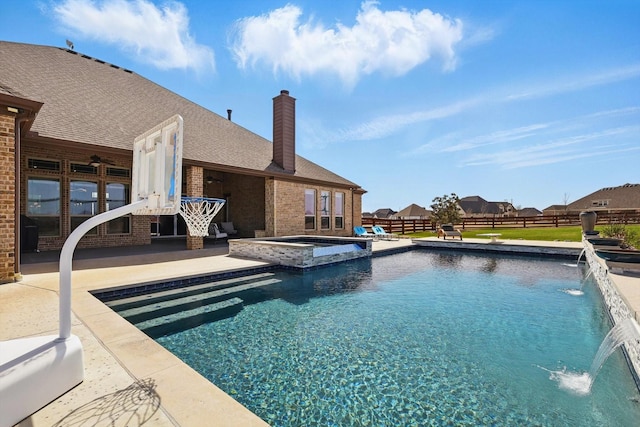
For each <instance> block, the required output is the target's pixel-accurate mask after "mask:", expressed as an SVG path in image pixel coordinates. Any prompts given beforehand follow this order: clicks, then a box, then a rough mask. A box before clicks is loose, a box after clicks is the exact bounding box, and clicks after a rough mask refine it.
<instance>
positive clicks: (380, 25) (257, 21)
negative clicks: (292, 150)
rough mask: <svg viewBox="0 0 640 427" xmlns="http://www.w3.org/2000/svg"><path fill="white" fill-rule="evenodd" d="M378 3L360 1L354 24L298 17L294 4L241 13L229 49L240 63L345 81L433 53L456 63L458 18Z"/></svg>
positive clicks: (446, 64) (448, 65) (396, 71)
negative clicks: (332, 24) (382, 6)
mask: <svg viewBox="0 0 640 427" xmlns="http://www.w3.org/2000/svg"><path fill="white" fill-rule="evenodd" d="M377 4H378V3H377V2H375V1H365V2H363V3H362V5H361V10H360V11H359V12H358V14H357V16H356V23H355V25H353V26H352V27H347V26H345V25H342V24H340V23H338V24H336V25H335V27H333V28H327V27H325V26H323V25H322V24H320V23H315V22H314V21H313V19H308V20H307V21H306V22H301V16H302V10H301V9H300V8H299V7H297V6H294V5H287V6H285V7H282V8H280V9H276V10H273V11H272V12H270V13H268V14H265V15H262V16H253V17H248V18H244V19H241V20H239V21H238V22H237V23H236V25H235V28H234V34H233V36H232V42H231V49H232V51H233V53H234V56H235V59H236V62H237V64H238V66H239V67H240V68H243V69H244V68H247V67H249V66H252V67H255V66H257V65H258V64H261V63H262V64H264V65H267V66H270V67H271V68H272V70H273V72H274V73H277V72H284V73H287V74H289V75H291V76H293V77H295V78H298V79H300V78H301V77H302V76H307V75H308V76H313V75H317V74H329V75H335V76H337V77H338V78H339V79H340V80H342V81H343V82H344V84H345V85H346V86H349V87H352V86H353V85H355V84H356V83H357V81H358V80H359V79H360V78H361V77H362V76H363V75H367V74H372V73H376V72H381V73H384V74H386V75H392V76H400V75H403V74H405V73H407V72H408V71H410V70H412V69H413V68H415V67H417V66H418V65H420V64H422V63H424V62H426V61H428V60H430V59H431V58H432V57H436V56H437V57H439V58H440V59H441V60H442V61H443V68H444V69H445V70H452V69H454V68H455V65H456V54H455V50H454V47H455V46H456V44H457V43H458V42H460V40H462V22H461V21H460V20H452V19H449V18H445V17H443V16H442V15H439V14H437V13H433V12H431V11H430V10H428V9H423V10H421V11H418V12H412V11H408V10H405V9H402V10H396V11H381V10H380V9H379V8H378V7H377Z"/></svg>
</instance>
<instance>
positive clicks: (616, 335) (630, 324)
mask: <svg viewBox="0 0 640 427" xmlns="http://www.w3.org/2000/svg"><path fill="white" fill-rule="evenodd" d="M633 340H637V341H638V342H640V326H639V325H638V322H636V321H635V320H634V319H632V318H627V319H625V320H623V321H622V322H620V323H618V324H617V325H615V326H614V327H613V328H611V330H610V331H609V333H608V334H607V336H605V337H604V340H603V341H602V343H601V344H600V347H599V348H598V352H597V353H596V356H595V357H594V359H593V362H592V363H591V367H590V369H589V372H583V373H576V372H566V370H562V371H549V372H550V373H551V375H550V377H549V379H551V380H554V381H557V382H558V386H559V387H560V388H562V389H565V390H568V391H571V392H573V393H575V394H578V395H581V396H584V395H587V394H589V393H590V392H591V386H593V382H594V381H595V379H596V377H597V375H598V372H600V369H601V368H602V365H604V363H605V362H606V361H607V359H608V358H609V356H611V355H612V354H613V352H614V351H616V349H617V348H618V347H620V346H621V345H622V344H624V343H628V342H632V341H633Z"/></svg>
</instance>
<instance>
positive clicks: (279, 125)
mask: <svg viewBox="0 0 640 427" xmlns="http://www.w3.org/2000/svg"><path fill="white" fill-rule="evenodd" d="M273 161H274V162H276V163H277V164H278V165H279V166H280V167H282V169H284V170H285V172H290V173H294V172H295V171H296V99H295V98H293V97H291V96H289V91H288V90H281V91H280V95H278V96H276V97H275V98H273Z"/></svg>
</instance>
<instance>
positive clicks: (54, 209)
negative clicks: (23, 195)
mask: <svg viewBox="0 0 640 427" xmlns="http://www.w3.org/2000/svg"><path fill="white" fill-rule="evenodd" d="M27 216H28V217H29V218H31V219H33V220H34V221H35V222H36V224H37V225H38V234H39V235H40V236H59V235H60V181H59V180H58V179H50V178H29V181H28V182H27Z"/></svg>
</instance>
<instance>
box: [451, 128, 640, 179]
mask: <svg viewBox="0 0 640 427" xmlns="http://www.w3.org/2000/svg"><path fill="white" fill-rule="evenodd" d="M638 131H640V127H639V126H623V127H619V128H612V129H605V130H601V131H597V132H592V133H588V134H582V135H574V136H570V137H566V138H561V139H558V140H555V141H550V142H547V143H544V144H537V145H534V146H527V147H520V148H515V149H510V150H504V151H496V152H492V153H483V154H476V155H472V156H469V157H468V158H466V159H465V160H463V161H462V166H487V165H496V166H500V167H502V168H503V169H516V168H521V167H530V166H539V165H547V164H552V163H561V162H567V161H570V160H576V159H583V158H588V157H595V156H603V155H608V154H613V153H623V152H634V151H638V150H640V147H638V146H636V145H635V144H633V145H629V146H627V147H625V146H624V145H619V146H616V145H611V144H608V143H606V142H605V143H604V144H603V145H600V146H597V145H589V146H587V147H585V146H584V145H583V144H585V143H587V142H589V141H596V142H597V141H601V140H602V141H608V140H610V139H611V138H612V137H616V136H624V135H631V136H633V135H636V134H637V133H638Z"/></svg>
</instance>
